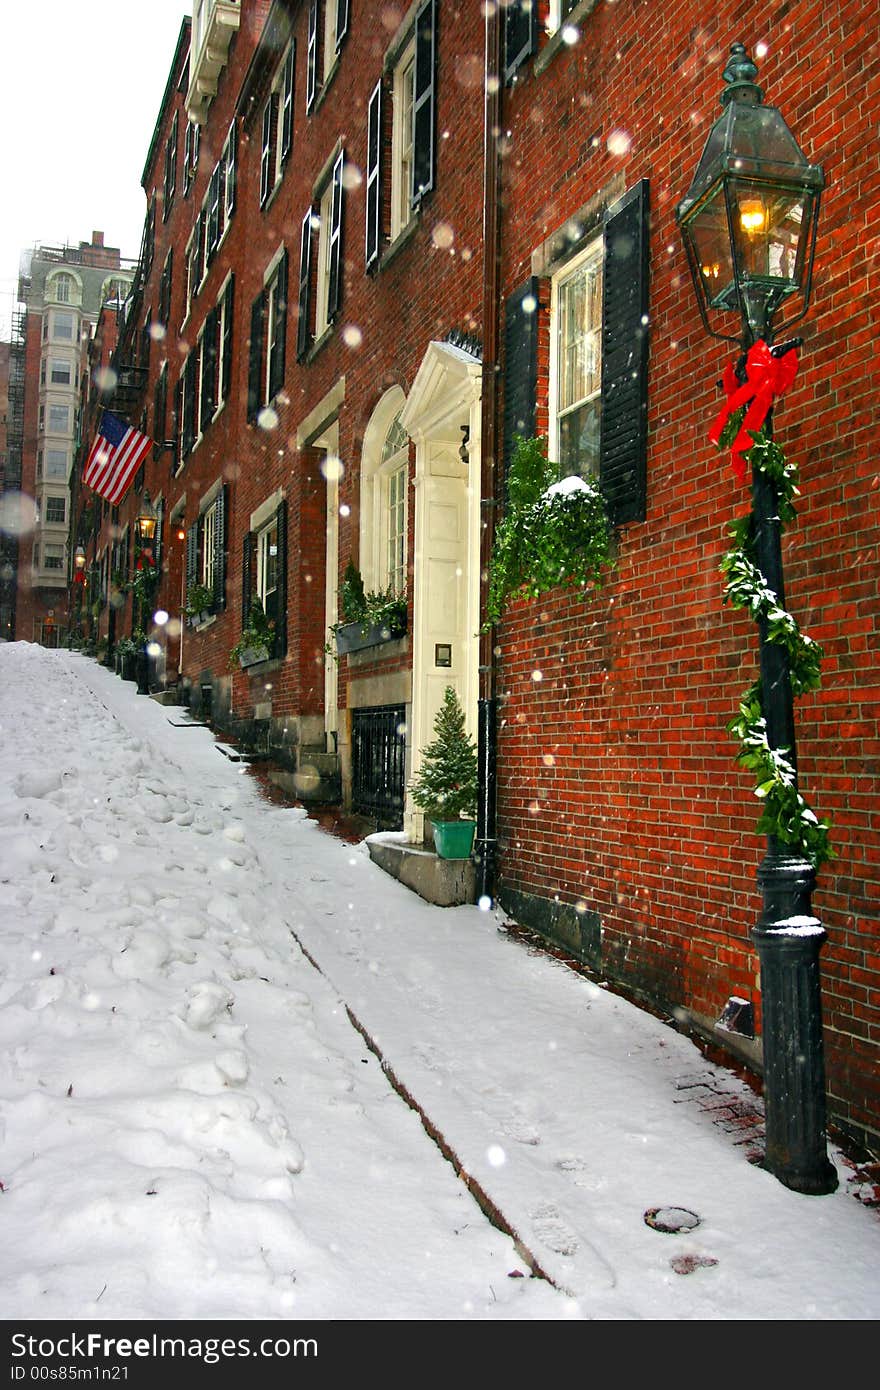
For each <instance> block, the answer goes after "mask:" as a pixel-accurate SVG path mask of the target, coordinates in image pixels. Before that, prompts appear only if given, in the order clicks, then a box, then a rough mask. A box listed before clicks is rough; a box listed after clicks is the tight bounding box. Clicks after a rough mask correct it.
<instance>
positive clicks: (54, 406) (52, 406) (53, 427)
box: [46, 401, 70, 434]
mask: <svg viewBox="0 0 880 1390" xmlns="http://www.w3.org/2000/svg"><path fill="white" fill-rule="evenodd" d="M48 404H49V413H48V423H47V426H46V433H47V434H70V406H69V405H61V404H60V403H59V402H57V401H50V402H49V403H48ZM60 410H63V411H64V424H63V425H59V424H57V423H55V422H53V420H52V414H53V411H60Z"/></svg>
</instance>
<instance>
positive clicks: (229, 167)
mask: <svg viewBox="0 0 880 1390" xmlns="http://www.w3.org/2000/svg"><path fill="white" fill-rule="evenodd" d="M237 159H238V126H237V125H236V124H235V121H233V122H232V125H231V126H230V127H229V134H228V136H227V137H226V195H225V196H226V216H227V217H231V216H232V214H233V213H234V211H235V190H236V177H237V174H236V169H237Z"/></svg>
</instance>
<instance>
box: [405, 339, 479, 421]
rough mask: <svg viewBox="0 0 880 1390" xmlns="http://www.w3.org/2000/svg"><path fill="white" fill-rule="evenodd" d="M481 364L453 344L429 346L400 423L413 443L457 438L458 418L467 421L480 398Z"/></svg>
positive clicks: (477, 359)
mask: <svg viewBox="0 0 880 1390" xmlns="http://www.w3.org/2000/svg"><path fill="white" fill-rule="evenodd" d="M482 375H483V364H482V362H481V361H480V359H479V358H478V357H474V356H473V354H472V353H470V352H466V351H465V349H464V348H460V347H457V346H456V344H455V343H440V342H432V343H429V344H428V347H427V350H426V352H425V355H424V357H423V358H422V363H421V366H420V367H419V370H418V371H417V373H416V378H415V381H414V382H413V384H412V390H411V391H410V393H409V396H408V397H407V402H406V405H405V406H404V408H403V411H402V412H401V416H400V423H401V424H402V425H403V427H404V429H405V430H406V432H407V434H409V435H410V437H411V438H413V439H415V440H419V439H425V438H427V437H430V438H432V439H437V438H442V437H443V436H444V435H448V437H449V438H450V439H457V438H458V427H459V425H460V423H461V418H462V417H463V418H464V419H465V420H467V418H468V411H469V408H470V405H471V403H472V402H473V401H475V400H477V399H478V398H479V395H480V387H481V384H482Z"/></svg>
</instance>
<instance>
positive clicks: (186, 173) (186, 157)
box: [183, 121, 193, 194]
mask: <svg viewBox="0 0 880 1390" xmlns="http://www.w3.org/2000/svg"><path fill="white" fill-rule="evenodd" d="M192 133H193V123H192V121H187V123H186V130H185V131H184V133H183V191H184V193H185V194H186V193H188V192H189V186H190V184H191V183H192Z"/></svg>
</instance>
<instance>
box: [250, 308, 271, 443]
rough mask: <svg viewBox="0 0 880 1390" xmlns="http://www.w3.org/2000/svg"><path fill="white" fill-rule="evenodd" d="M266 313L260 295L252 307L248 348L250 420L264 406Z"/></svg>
mask: <svg viewBox="0 0 880 1390" xmlns="http://www.w3.org/2000/svg"><path fill="white" fill-rule="evenodd" d="M265 311H266V300H265V296H264V295H263V294H262V293H260V294H258V295H257V297H256V299H255V300H254V302H253V304H252V306H251V340H250V344H249V346H248V393H247V418H248V420H256V418H257V415H258V414H259V410H260V406H261V405H262V404H263V393H262V391H261V390H260V381H261V373H262V364H263V324H264V319H265Z"/></svg>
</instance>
